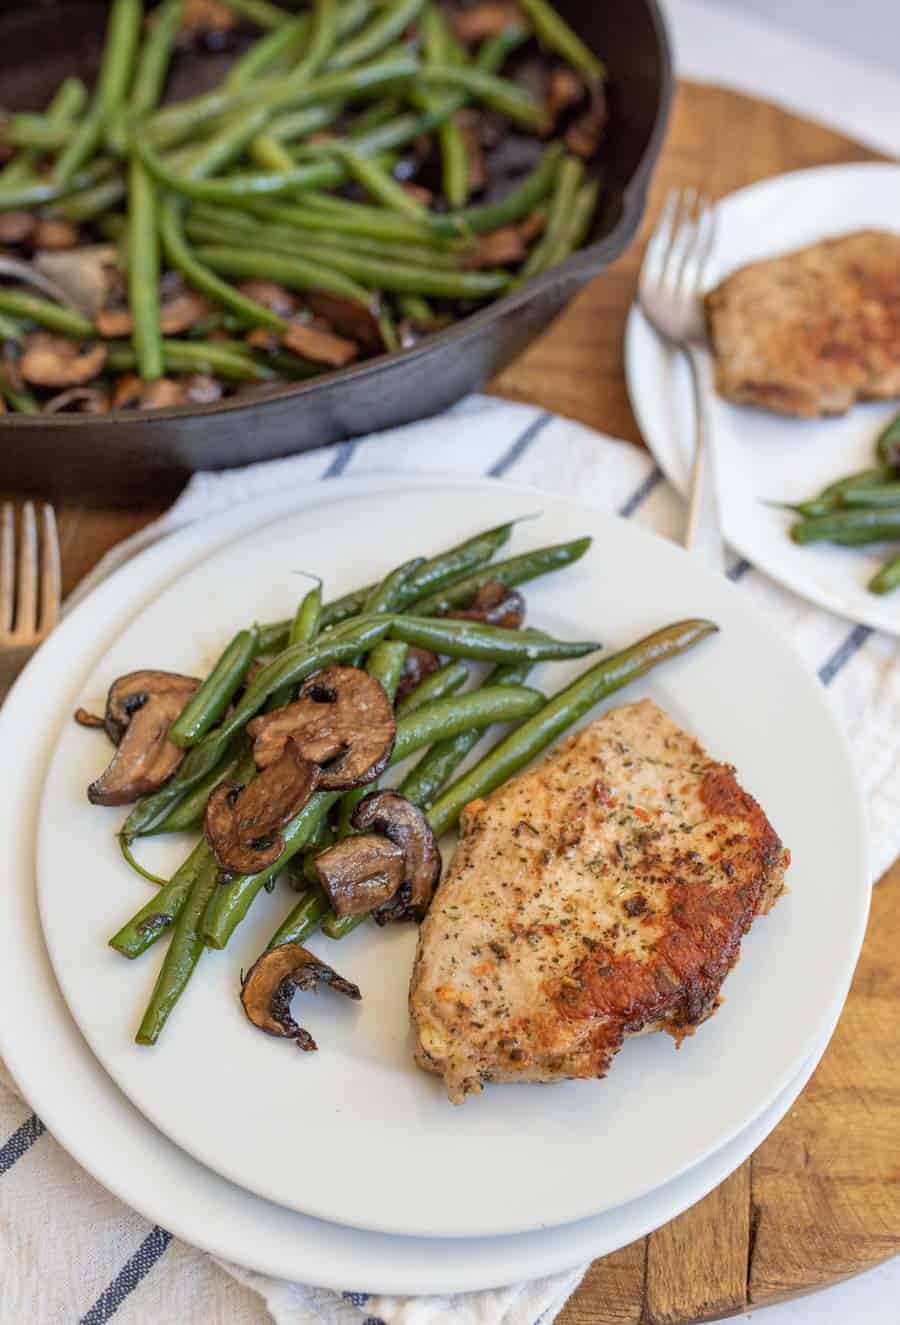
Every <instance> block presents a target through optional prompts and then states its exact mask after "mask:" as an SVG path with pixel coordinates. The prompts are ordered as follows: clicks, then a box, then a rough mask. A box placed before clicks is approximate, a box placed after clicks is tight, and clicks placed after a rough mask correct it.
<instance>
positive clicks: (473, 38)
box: [453, 0, 524, 46]
mask: <svg viewBox="0 0 900 1325" xmlns="http://www.w3.org/2000/svg"><path fill="white" fill-rule="evenodd" d="M523 23H524V19H523V17H522V11H521V10H520V9H519V6H518V5H516V4H513V3H512V0H485V2H484V3H482V4H475V5H470V6H469V7H468V8H467V9H457V10H455V11H454V13H453V30H454V32H455V33H456V36H457V37H458V38H459V40H460V41H462V42H465V44H466V45H467V46H477V45H479V44H480V43H481V42H483V41H487V39H488V38H489V37H496V36H498V35H499V34H500V33H501V32H503V31H504V30H505V29H506V28H509V27H513V26H521V25H522V24H523Z"/></svg>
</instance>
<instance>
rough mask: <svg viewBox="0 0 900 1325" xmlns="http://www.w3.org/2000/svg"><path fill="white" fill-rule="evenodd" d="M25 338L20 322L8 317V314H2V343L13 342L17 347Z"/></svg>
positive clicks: (0, 322)
mask: <svg viewBox="0 0 900 1325" xmlns="http://www.w3.org/2000/svg"><path fill="white" fill-rule="evenodd" d="M24 337H25V332H24V331H23V330H22V328H21V326H20V325H19V323H18V322H16V321H15V320H14V319H13V318H11V317H7V315H6V313H0V342H6V341H12V342H13V344H15V345H20V344H21V343H22V341H23V339H24Z"/></svg>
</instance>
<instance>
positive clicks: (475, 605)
mask: <svg viewBox="0 0 900 1325" xmlns="http://www.w3.org/2000/svg"><path fill="white" fill-rule="evenodd" d="M447 615H448V616H451V617H458V618H459V619H460V620H462V621H485V622H487V624H488V625H491V626H505V627H506V628H507V629H509V630H518V629H519V627H520V626H521V624H522V622H523V621H524V620H525V599H524V598H523V597H522V595H521V594H520V593H519V591H518V589H510V588H508V586H507V585H505V584H502V583H501V582H500V580H489V581H488V583H487V584H483V585H482V586H481V588H480V589H479V590H478V593H477V594H476V595H475V598H474V600H473V602H472V605H471V607H466V608H460V609H459V610H458V611H456V612H448V613H447Z"/></svg>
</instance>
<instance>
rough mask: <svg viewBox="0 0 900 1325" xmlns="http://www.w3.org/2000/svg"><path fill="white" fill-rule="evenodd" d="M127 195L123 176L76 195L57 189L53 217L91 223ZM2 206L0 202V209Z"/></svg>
mask: <svg viewBox="0 0 900 1325" xmlns="http://www.w3.org/2000/svg"><path fill="white" fill-rule="evenodd" d="M127 193H128V186H127V184H126V183H125V176H124V175H117V176H115V177H113V178H112V179H104V180H101V182H100V183H99V184H91V185H90V186H88V187H86V188H83V189H81V190H79V191H78V192H77V193H67V192H66V190H65V189H57V190H55V191H54V194H53V198H54V199H57V200H58V201H55V202H53V209H52V210H53V215H54V216H63V217H65V219H66V220H67V221H93V220H95V219H96V218H97V217H99V216H102V215H103V214H104V213H105V212H108V211H109V210H110V208H112V207H115V206H117V204H118V203H120V202H122V200H123V199H124V198H125V197H126V196H127ZM49 201H53V199H50V200H49ZM4 205H5V204H4V203H3V202H2V201H0V207H3V206H4Z"/></svg>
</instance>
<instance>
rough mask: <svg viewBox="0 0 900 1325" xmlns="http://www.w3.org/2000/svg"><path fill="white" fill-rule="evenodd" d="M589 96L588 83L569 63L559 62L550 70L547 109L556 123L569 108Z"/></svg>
mask: <svg viewBox="0 0 900 1325" xmlns="http://www.w3.org/2000/svg"><path fill="white" fill-rule="evenodd" d="M586 96H587V84H586V83H585V81H584V79H583V78H582V77H581V75H580V74H578V73H576V72H575V70H574V69H570V68H569V66H568V65H565V64H559V65H556V66H555V67H554V68H553V69H551V70H550V77H549V79H548V80H547V109H548V111H549V112H550V115H551V116H552V118H553V122H554V124H555V123H556V121H557V120H558V119H559V118H560V116H561V115H564V114H565V113H566V111H567V110H571V109H572V107H573V106H577V105H578V103H579V102H580V101H583V100H584V98H585V97H586Z"/></svg>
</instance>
